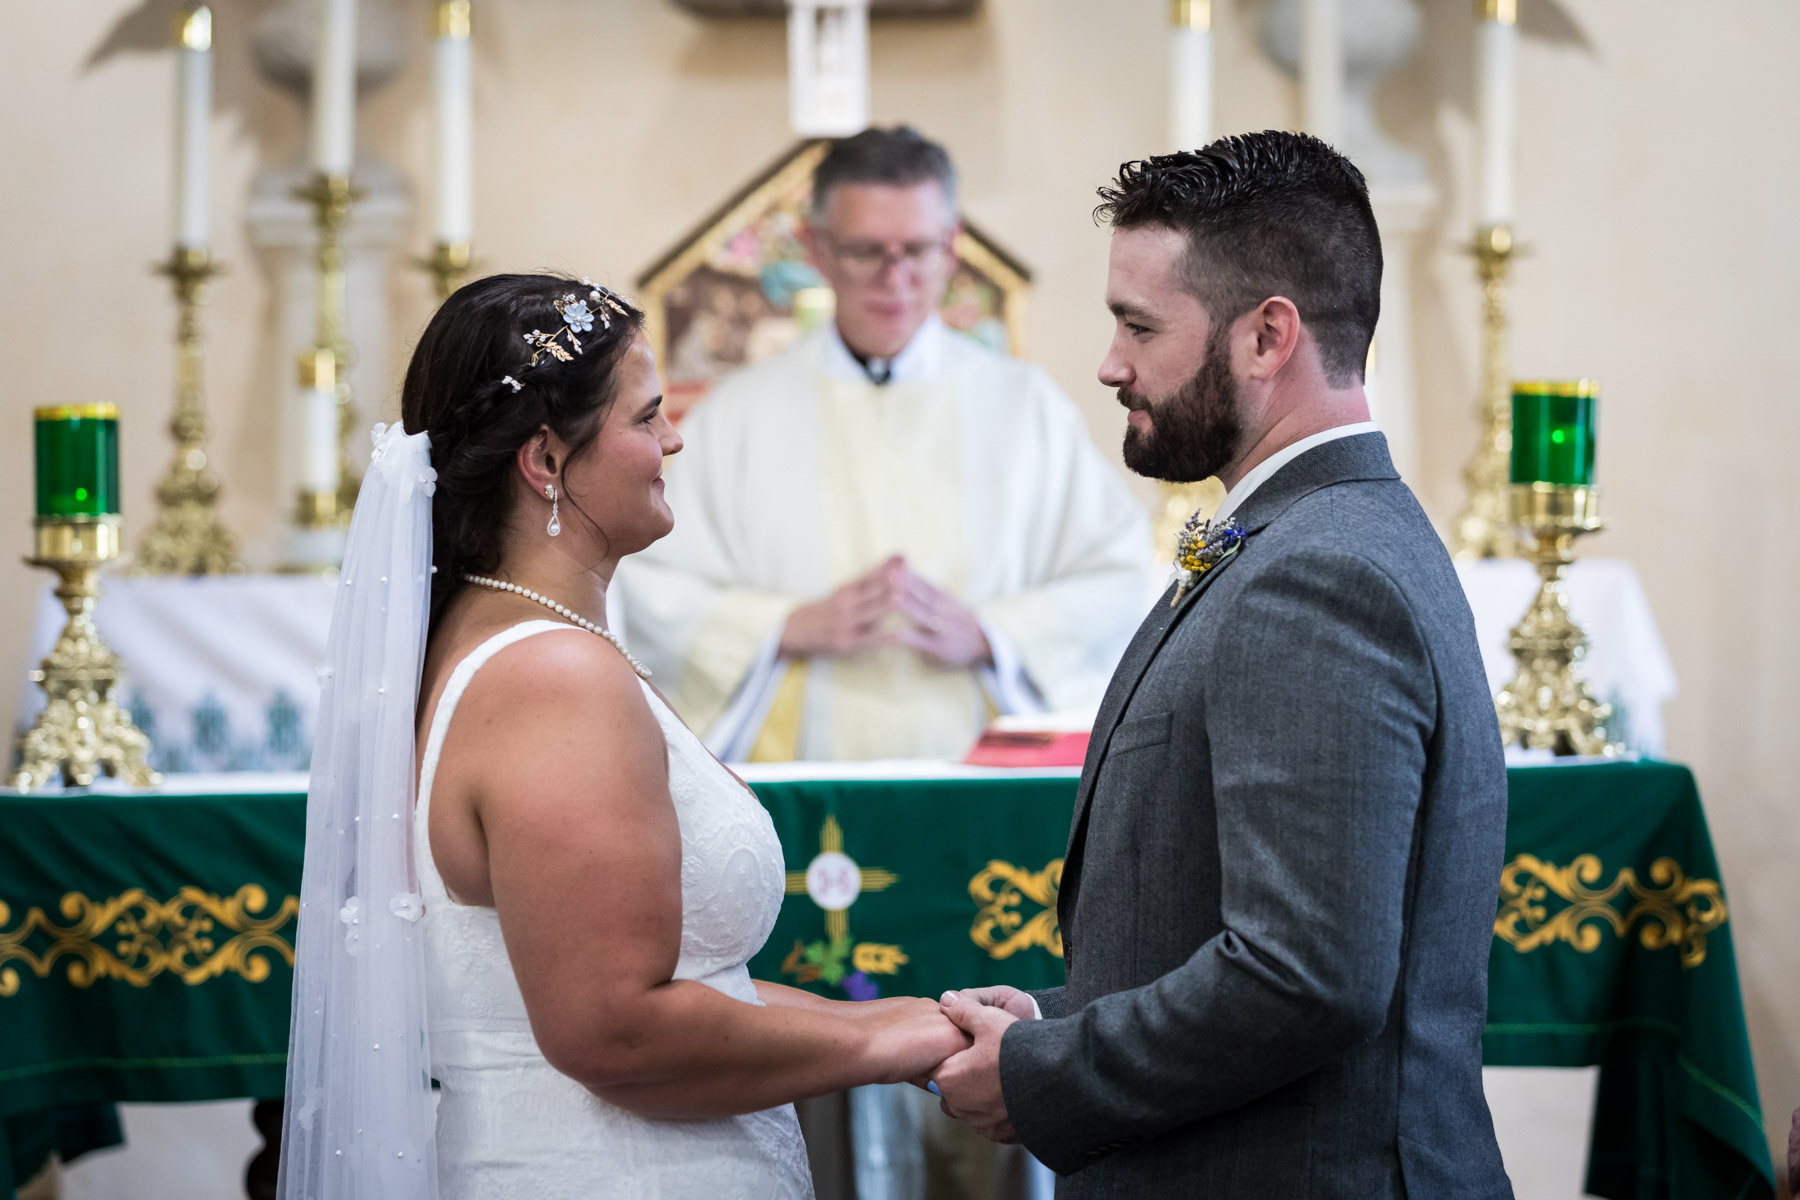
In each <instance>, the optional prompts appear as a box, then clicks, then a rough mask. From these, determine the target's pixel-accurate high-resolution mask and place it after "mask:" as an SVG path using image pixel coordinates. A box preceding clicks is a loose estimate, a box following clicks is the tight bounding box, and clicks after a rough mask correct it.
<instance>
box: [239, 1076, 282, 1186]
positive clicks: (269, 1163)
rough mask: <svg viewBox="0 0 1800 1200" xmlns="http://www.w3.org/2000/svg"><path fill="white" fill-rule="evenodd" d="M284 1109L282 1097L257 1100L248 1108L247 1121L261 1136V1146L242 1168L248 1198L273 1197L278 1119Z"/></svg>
mask: <svg viewBox="0 0 1800 1200" xmlns="http://www.w3.org/2000/svg"><path fill="white" fill-rule="evenodd" d="M286 1111H287V1105H286V1103H285V1102H284V1101H281V1100H258V1101H257V1102H256V1104H255V1106H254V1107H252V1108H251V1110H250V1123H251V1124H252V1125H255V1126H256V1132H258V1133H260V1134H262V1139H263V1148H262V1149H261V1150H258V1151H257V1152H256V1157H255V1158H252V1159H251V1160H250V1166H249V1167H248V1168H247V1169H246V1170H245V1171H244V1194H245V1195H246V1196H248V1197H250V1200H275V1185H276V1182H277V1181H278V1180H279V1178H280V1171H281V1122H282V1118H283V1117H284V1116H285V1115H286Z"/></svg>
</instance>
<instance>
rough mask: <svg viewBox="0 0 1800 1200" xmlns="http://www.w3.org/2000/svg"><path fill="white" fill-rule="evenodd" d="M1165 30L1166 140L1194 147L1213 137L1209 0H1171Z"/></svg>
mask: <svg viewBox="0 0 1800 1200" xmlns="http://www.w3.org/2000/svg"><path fill="white" fill-rule="evenodd" d="M1173 16H1174V26H1173V28H1171V29H1170V30H1169V139H1170V141H1171V143H1172V145H1171V146H1170V149H1172V150H1198V149H1199V148H1200V147H1202V146H1204V145H1206V144H1207V143H1208V142H1210V141H1211V140H1212V136H1213V132H1212V131H1213V111H1212V110H1213V48H1212V0H1173Z"/></svg>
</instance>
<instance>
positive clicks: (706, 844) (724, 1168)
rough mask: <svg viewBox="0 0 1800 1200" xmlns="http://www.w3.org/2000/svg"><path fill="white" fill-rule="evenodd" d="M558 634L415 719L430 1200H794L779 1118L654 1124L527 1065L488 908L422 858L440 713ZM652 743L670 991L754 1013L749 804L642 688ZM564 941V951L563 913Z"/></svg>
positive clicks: (799, 1159) (766, 912)
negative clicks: (676, 856) (668, 838)
mask: <svg viewBox="0 0 1800 1200" xmlns="http://www.w3.org/2000/svg"><path fill="white" fill-rule="evenodd" d="M551 630H567V631H568V632H569V634H570V635H571V636H577V635H578V636H581V637H592V636H593V635H592V634H591V633H588V632H587V631H585V630H582V629H579V628H577V627H575V626H573V625H566V624H564V623H562V622H560V621H549V620H544V621H527V622H524V623H523V624H520V625H515V626H513V627H512V628H511V629H508V630H505V631H504V632H501V633H499V634H496V635H495V636H494V637H492V638H489V639H488V640H487V641H486V642H484V643H482V644H481V645H480V646H479V647H477V648H476V649H475V651H474V652H473V653H471V654H470V655H469V656H468V657H467V658H465V659H463V661H462V662H460V663H458V664H457V666H456V669H455V670H454V671H453V672H452V673H451V676H450V681H449V683H448V684H447V685H446V686H445V688H444V694H443V696H442V698H441V699H440V700H439V701H438V707H437V711H436V713H435V714H434V715H433V717H432V722H431V730H430V733H429V735H428V736H427V738H426V743H425V758H424V763H423V766H422V768H421V770H420V773H419V803H418V808H417V810H416V811H415V813H414V818H413V832H414V838H413V845H414V847H415V851H414V858H415V860H416V865H417V868H418V877H419V891H420V894H421V896H423V898H424V902H425V914H424V917H423V918H422V927H423V932H424V937H425V967H426V995H427V1003H428V1008H429V1028H430V1037H431V1064H432V1074H433V1075H434V1076H435V1077H436V1078H437V1079H438V1081H439V1083H440V1084H441V1085H442V1099H441V1102H440V1104H439V1108H438V1137H437V1142H438V1163H439V1166H438V1179H439V1189H440V1191H441V1193H442V1196H443V1198H444V1200H465V1198H466V1200H477V1198H479V1200H505V1198H510V1197H515V1196H516V1197H520V1198H521V1200H562V1198H563V1197H568V1198H569V1200H602V1198H611V1197H619V1198H621V1200H623V1198H626V1197H630V1198H633V1200H636V1198H643V1200H651V1198H655V1200H686V1198H690V1197H691V1198H693V1200H716V1198H717V1197H720V1196H740V1195H741V1196H755V1197H765V1196H766V1197H771V1198H786V1197H810V1196H811V1195H812V1182H811V1174H810V1172H809V1170H808V1167H807V1161H806V1147H805V1145H804V1143H803V1142H802V1141H801V1139H800V1128H799V1124H798V1122H797V1121H796V1120H795V1118H794V1111H793V1108H792V1106H791V1105H790V1106H783V1107H782V1108H778V1109H771V1110H769V1111H766V1112H759V1113H750V1114H747V1115H745V1116H741V1117H725V1118H718V1119H714V1120H701V1121H665V1120H656V1119H653V1118H648V1117H642V1116H638V1115H637V1114H635V1113H631V1112H628V1111H626V1110H625V1109H621V1108H618V1107H616V1106H614V1105H611V1104H608V1103H606V1102H605V1101H604V1100H601V1099H599V1098H598V1097H596V1096H594V1095H593V1094H592V1093H590V1092H588V1091H587V1089H585V1088H583V1087H582V1086H581V1085H580V1084H578V1083H576V1082H575V1081H574V1080H572V1079H570V1078H568V1077H567V1076H565V1075H562V1074H561V1073H559V1072H558V1071H556V1070H555V1069H554V1068H553V1067H551V1066H550V1064H549V1063H547V1062H546V1061H545V1060H544V1057H543V1055H542V1054H541V1053H540V1052H539V1051H538V1047H537V1042H536V1040H535V1039H534V1038H533V1037H532V1035H531V1025H530V1022H529V1020H528V1019H527V1016H526V1012H525V1002H524V999H523V997H522V996H521V995H520V993H519V985H518V980H517V979H516V978H515V977H514V975H513V971H512V964H511V962H510V961H509V960H508V959H507V956H506V945H505V942H504V940H503V939H502V937H501V933H500V920H499V915H498V914H497V913H496V912H495V911H494V909H492V908H489V907H484V906H479V905H465V904H458V903H456V902H455V901H453V900H451V899H450V896H449V894H448V892H447V891H446V889H445V887H444V883H443V880H442V878H441V877H440V876H439V875H438V872H437V866H436V863H435V862H434V861H433V859H432V856H431V853H430V844H431V842H430V812H431V790H432V783H433V780H434V778H435V776H436V774H437V764H438V758H439V757H440V755H441V753H442V750H443V745H444V741H445V739H446V737H447V736H448V732H449V730H450V729H451V717H452V716H453V715H454V713H455V711H456V705H457V702H458V701H459V700H460V699H461V698H462V694H463V692H464V690H465V689H466V688H467V687H468V686H469V681H470V680H471V679H473V678H474V675H475V672H476V671H478V670H480V669H481V667H482V665H483V664H484V663H486V662H487V661H488V659H490V658H492V657H493V656H494V655H495V654H496V653H498V652H499V651H501V650H503V649H505V648H506V647H507V646H510V645H512V644H513V643H514V642H516V641H518V640H520V639H521V638H525V637H530V636H531V635H533V634H536V633H542V632H546V631H551ZM644 695H645V699H646V700H647V701H648V703H649V705H650V709H651V711H652V712H653V713H655V714H656V719H657V722H658V723H659V724H660V725H661V727H662V732H663V738H664V740H665V742H666V743H667V746H668V755H669V794H670V797H671V799H672V800H673V801H674V804H675V813H676V818H677V821H678V822H679V824H680V827H681V953H680V957H679V959H678V961H677V963H676V967H675V978H676V979H691V980H696V981H698V982H701V983H704V984H707V985H708V986H710V987H713V988H716V989H718V990H719V991H721V992H724V993H725V994H726V995H728V996H731V997H733V998H735V999H738V1000H742V1001H745V1002H746V1003H750V1004H756V1003H759V1001H758V1000H757V998H756V990H755V987H754V985H753V984H752V983H751V981H750V972H749V968H748V967H747V966H746V965H745V964H746V963H748V962H749V960H750V957H751V956H752V955H753V954H755V953H756V952H757V951H758V950H760V949H761V948H762V944H763V942H764V941H766V940H767V939H768V936H769V931H770V930H771V929H772V928H774V925H775V917H776V915H777V913H778V912H779V911H780V908H781V897H782V891H783V883H784V879H785V876H784V864H783V862H782V856H781V843H780V841H779V840H778V839H777V838H776V836H775V828H774V825H773V824H772V823H771V822H770V820H769V815H768V813H767V812H766V811H764V809H763V807H762V805H761V804H760V803H758V802H757V800H756V797H755V796H754V795H752V794H751V793H750V791H749V790H748V789H747V788H745V787H744V785H743V784H742V783H740V782H739V781H738V780H737V779H736V778H735V777H734V776H733V775H732V774H731V772H729V771H727V770H726V769H725V768H724V767H722V766H720V765H719V763H718V761H717V760H716V759H714V758H713V757H712V755H711V754H709V753H707V750H706V747H705V746H704V745H702V744H701V742H700V739H699V738H697V737H695V736H694V734H693V732H692V731H691V730H689V729H688V727H687V726H686V725H685V724H683V723H682V721H681V719H680V718H679V717H677V716H676V715H675V714H674V713H673V712H672V711H670V709H669V707H668V705H666V704H664V703H663V701H662V698H661V697H660V696H658V695H657V694H656V693H655V692H654V691H653V690H651V688H650V687H649V685H648V684H645V685H644ZM570 936H571V937H579V936H580V929H579V926H578V924H577V918H576V917H575V915H574V914H571V927H570Z"/></svg>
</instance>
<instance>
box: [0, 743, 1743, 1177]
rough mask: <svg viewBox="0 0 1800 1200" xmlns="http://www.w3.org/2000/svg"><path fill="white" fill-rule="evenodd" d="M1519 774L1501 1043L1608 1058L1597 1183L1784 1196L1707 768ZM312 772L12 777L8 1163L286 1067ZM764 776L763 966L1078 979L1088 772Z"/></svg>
mask: <svg viewBox="0 0 1800 1200" xmlns="http://www.w3.org/2000/svg"><path fill="white" fill-rule="evenodd" d="M215 781H217V777H215ZM1510 781H1511V789H1512V806H1511V819H1510V822H1509V828H1508V837H1507V850H1506V862H1507V868H1506V871H1505V872H1504V873H1503V877H1502V880H1501V887H1502V895H1501V904H1500V909H1499V919H1498V920H1497V922H1496V938H1495V942H1494V949H1493V955H1492V960H1491V967H1490V970H1491V980H1490V997H1489V1022H1490V1023H1489V1025H1488V1029H1487V1035H1486V1038H1485V1046H1484V1051H1485V1057H1486V1060H1487V1061H1488V1062H1489V1063H1490V1064H1494V1065H1529V1064H1535V1065H1551V1066H1580V1065H1588V1064H1598V1065H1599V1066H1600V1068H1601V1081H1600V1089H1599V1098H1598V1100H1597V1103H1596V1119H1595V1125H1594V1135H1593V1144H1592V1149H1591V1155H1590V1164H1589V1185H1588V1186H1589V1188H1590V1190H1592V1191H1593V1192H1595V1193H1596V1194H1598V1195H1600V1196H1604V1197H1609V1198H1618V1200H1640V1198H1643V1200H1649V1198H1653V1197H1671V1198H1673V1200H1682V1198H1685V1197H1715V1196H1716V1197H1740V1196H1741V1197H1771V1196H1773V1195H1774V1188H1773V1170H1772V1167H1771V1165H1770V1161H1769V1156H1768V1150H1767V1143H1766V1142H1765V1141H1764V1138H1763V1134H1762V1128H1761V1119H1760V1115H1759V1112H1758V1109H1757V1100H1756V1086H1755V1078H1754V1072H1753V1070H1752V1068H1751V1062H1750V1052H1749V1038H1748V1035H1747V1033H1746V1031H1745V1027H1744V1019H1743V1011H1742V1005H1741V1002H1740V997H1739V992H1738V982H1737V973H1736V966H1735V963H1734V961H1733V958H1732V951H1731V927H1730V924H1729V922H1728V911H1727V909H1726V907H1725V904H1726V901H1725V897H1724V894H1723V891H1722V890H1721V889H1720V887H1719V884H1718V878H1719V873H1718V867H1717V863H1716V861H1715V860H1714V857H1713V853H1712V848H1711V843H1710V840H1709V839H1708V837H1707V833H1706V825H1705V818H1704V815H1703V813H1702V811H1701V808H1700V801H1699V796H1698V794H1697V792H1696V791H1695V789H1694V784H1693V779H1692V776H1691V775H1690V774H1689V773H1688V772H1687V770H1686V769H1684V768H1681V767H1675V766H1670V765H1667V764H1660V763H1645V764H1631V765H1601V766H1572V767H1537V768H1527V769H1520V770H1515V771H1513V772H1512V773H1511V775H1510ZM297 783H298V780H297V779H296V780H295V781H294V782H293V783H290V785H289V786H288V787H287V789H286V790H282V789H280V788H276V789H275V790H273V791H265V792H262V793H244V792H242V791H238V792H233V791H231V790H229V789H231V788H233V787H234V786H240V787H241V785H234V784H232V783H229V782H225V783H223V784H219V785H218V786H219V787H221V788H222V789H224V790H215V791H211V792H208V793H206V794H201V793H200V792H199V790H198V789H196V788H193V787H191V786H189V787H188V791H190V792H192V793H193V794H186V795H183V794H176V793H177V791H178V790H179V789H181V788H182V787H183V786H184V785H183V781H181V780H180V779H175V780H172V781H171V784H170V786H169V787H168V788H165V789H164V791H163V792H162V793H159V794H119V793H114V794H99V793H90V794H65V795H54V794H51V795H38V796H26V797H21V796H18V795H15V794H4V793H0V829H3V830H4V831H5V835H4V837H0V1164H7V1163H10V1166H11V1171H12V1178H13V1179H20V1180H22V1179H23V1178H24V1177H25V1176H27V1175H29V1174H30V1173H31V1172H32V1171H33V1170H35V1169H36V1167H37V1166H39V1165H41V1163H42V1161H43V1156H44V1155H45V1154H46V1153H48V1151H49V1150H50V1149H51V1148H56V1149H59V1150H61V1151H62V1152H64V1153H65V1154H66V1153H70V1152H73V1151H76V1150H80V1149H84V1148H87V1147H90V1146H94V1145H103V1144H106V1142H107V1141H108V1140H109V1139H108V1136H107V1129H106V1127H105V1126H104V1124H103V1122H104V1120H105V1109H104V1107H103V1106H104V1105H106V1104H108V1103H110V1102H115V1101H175V1100H210V1099H224V1098H230V1097H258V1098H262V1097H278V1096H280V1095H281V1092H282V1087H283V1063H284V1057H285V1051H286V1046H287V1026H288V996H289V991H290V988H291V984H292V979H293V972H292V967H291V956H292V941H293V934H294V919H293V918H294V911H295V908H296V905H297V901H296V900H295V899H294V897H295V896H296V894H297V893H298V891H299V886H298V885H299V878H300V850H301V842H302V840H303V834H302V830H303V824H304V820H303V815H304V813H303V810H304V797H303V796H302V795H299V794H296V793H297V786H296V785H297ZM753 783H754V786H755V787H756V791H757V793H758V795H759V796H760V797H761V798H762V800H763V802H764V804H765V805H766V806H767V807H768V809H769V811H770V813H771V815H772V816H773V818H774V821H775V826H776V829H777V831H778V832H779V834H780V836H781V841H782V845H783V848H784V849H785V851H786V855H787V860H788V867H789V875H788V900H787V901H786V903H784V904H783V906H782V911H781V916H780V918H779V920H778V921H777V923H776V926H775V931H774V933H773V934H772V935H771V937H770V939H769V943H768V947H767V949H765V950H764V952H763V953H762V954H761V955H759V956H758V957H757V959H756V960H755V961H754V962H753V963H752V965H751V969H752V972H753V973H754V974H756V975H757V976H758V977H759V978H766V979H774V980H781V981H784V982H789V983H798V984H801V985H802V986H807V987H810V988H813V989H814V990H817V991H820V992H822V993H824V994H827V995H834V996H840V997H841V996H845V995H849V996H869V995H874V994H885V995H893V994H908V993H911V994H924V995H935V994H937V993H938V992H940V991H941V990H943V989H944V988H947V987H952V986H969V985H973V984H981V983H1011V984H1014V985H1016V986H1020V987H1041V986H1046V985H1049V984H1053V983H1056V982H1059V981H1060V980H1061V976H1062V963H1061V958H1060V955H1061V949H1062V947H1061V939H1060V934H1059V931H1058V929H1057V926H1056V920H1055V896H1056V886H1057V883H1058V881H1059V879H1060V872H1061V856H1062V852H1063V849H1064V845H1065V842H1066V839H1067V835H1068V823H1069V813H1070V810H1071V807H1072V805H1073V801H1074V793H1075V780H1074V778H1073V776H1072V775H1068V774H1065V775H1049V776H1043V775H1038V776H1031V775H1015V774H1010V773H999V772H995V773H985V774H983V773H954V772H953V773H949V774H947V775H944V776H942V777H935V778H933V777H927V778H906V779H891V778H887V779H884V778H856V779H842V778H839V779H816V778H815V779H808V778H767V777H761V776H759V777H756V778H754V779H753ZM1584 855H1586V856H1592V864H1591V865H1590V864H1589V860H1588V859H1585V858H1583V857H1581V856H1584ZM1664 860H1667V865H1662V864H1663V863H1664ZM821 901H822V902H823V906H822V905H821V903H820V902H821ZM1609 914H1610V915H1609ZM96 1106H100V1107H98V1108H96ZM84 1121H85V1122H86V1124H85V1125H84V1124H83V1122H84ZM96 1122H101V1123H100V1124H96ZM5 1170H6V1168H5V1166H0V1197H4V1196H6V1194H7V1192H8V1188H7V1187H6V1184H7V1183H9V1182H10V1181H9V1180H8V1179H7V1178H6V1176H5V1174H4V1172H5Z"/></svg>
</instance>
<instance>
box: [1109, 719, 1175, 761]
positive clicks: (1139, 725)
mask: <svg viewBox="0 0 1800 1200" xmlns="http://www.w3.org/2000/svg"><path fill="white" fill-rule="evenodd" d="M1174 723H1175V714H1174V713H1172V712H1162V713H1152V714H1151V715H1150V716H1147V717H1133V718H1132V719H1131V720H1129V721H1124V722H1121V723H1120V725H1119V727H1118V728H1117V729H1115V730H1114V731H1113V735H1112V741H1111V742H1109V743H1107V747H1106V753H1107V757H1109V758H1110V757H1113V756H1116V755H1120V754H1126V753H1129V752H1130V751H1133V750H1142V749H1144V748H1146V747H1148V746H1166V745H1167V744H1168V742H1169V737H1170V731H1171V730H1172V729H1173V728H1174Z"/></svg>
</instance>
